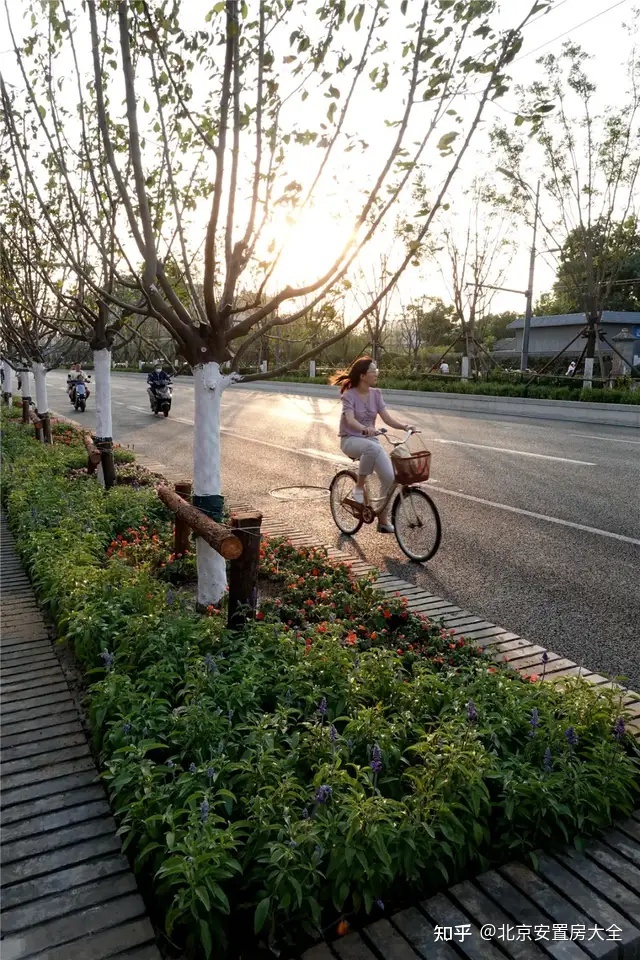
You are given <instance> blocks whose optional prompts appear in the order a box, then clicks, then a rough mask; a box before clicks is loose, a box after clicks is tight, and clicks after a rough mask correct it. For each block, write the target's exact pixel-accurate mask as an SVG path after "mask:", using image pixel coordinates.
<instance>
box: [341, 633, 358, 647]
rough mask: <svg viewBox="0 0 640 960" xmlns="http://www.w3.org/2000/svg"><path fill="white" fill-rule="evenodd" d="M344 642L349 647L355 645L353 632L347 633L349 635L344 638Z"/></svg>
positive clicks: (356, 640) (355, 640)
mask: <svg viewBox="0 0 640 960" xmlns="http://www.w3.org/2000/svg"><path fill="white" fill-rule="evenodd" d="M344 642H345V643H348V644H349V646H350V647H352V646H353V645H354V644H355V643H357V642H358V638H357V636H356V634H355V633H354V631H353V630H350V631H349V633H348V634H347V635H346V637H345V638H344Z"/></svg>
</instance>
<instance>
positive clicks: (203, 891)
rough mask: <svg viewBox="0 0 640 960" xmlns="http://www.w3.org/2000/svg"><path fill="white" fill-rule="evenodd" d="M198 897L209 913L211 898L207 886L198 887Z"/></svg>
mask: <svg viewBox="0 0 640 960" xmlns="http://www.w3.org/2000/svg"><path fill="white" fill-rule="evenodd" d="M196 897H197V898H198V900H200V901H201V903H202V905H203V906H204V908H205V910H206V911H207V913H208V912H209V911H210V910H211V900H210V899H209V891H208V890H207V888H206V887H196Z"/></svg>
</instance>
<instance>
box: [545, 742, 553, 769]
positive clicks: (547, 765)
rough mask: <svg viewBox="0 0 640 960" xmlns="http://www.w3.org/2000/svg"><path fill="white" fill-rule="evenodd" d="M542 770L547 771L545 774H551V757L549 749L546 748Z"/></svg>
mask: <svg viewBox="0 0 640 960" xmlns="http://www.w3.org/2000/svg"><path fill="white" fill-rule="evenodd" d="M544 768H545V770H546V771H547V773H551V770H552V768H553V759H552V757H551V747H547V749H546V750H545V752H544Z"/></svg>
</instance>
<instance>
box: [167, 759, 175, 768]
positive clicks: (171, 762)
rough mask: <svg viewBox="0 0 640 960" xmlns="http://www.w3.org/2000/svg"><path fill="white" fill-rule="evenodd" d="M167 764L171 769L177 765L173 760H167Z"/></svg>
mask: <svg viewBox="0 0 640 960" xmlns="http://www.w3.org/2000/svg"><path fill="white" fill-rule="evenodd" d="M167 766H168V767H169V770H171V769H173V767H175V763H174V762H173V760H167Z"/></svg>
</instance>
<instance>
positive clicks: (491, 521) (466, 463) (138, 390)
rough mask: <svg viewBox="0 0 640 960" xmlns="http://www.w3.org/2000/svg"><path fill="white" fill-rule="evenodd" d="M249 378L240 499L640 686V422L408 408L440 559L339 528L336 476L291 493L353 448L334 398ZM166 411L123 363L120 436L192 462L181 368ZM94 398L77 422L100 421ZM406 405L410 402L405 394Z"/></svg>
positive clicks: (227, 420) (226, 452)
mask: <svg viewBox="0 0 640 960" xmlns="http://www.w3.org/2000/svg"><path fill="white" fill-rule="evenodd" d="M64 379H65V376H64V374H63V373H62V372H57V371H56V372H53V373H51V374H50V375H49V400H50V405H51V407H52V409H53V410H55V411H57V412H59V413H64V414H66V415H72V411H71V407H70V404H69V402H68V400H67V399H66V396H65V392H64ZM286 391H287V387H286V385H284V384H276V383H272V384H250V385H247V386H235V387H233V388H230V389H229V390H227V391H226V393H225V395H224V400H223V416H222V424H223V431H224V433H223V481H224V490H225V494H226V496H227V497H228V498H229V499H230V500H237V501H239V500H242V502H244V503H248V504H251V506H255V507H256V508H258V509H261V510H263V511H264V512H265V513H268V514H269V515H271V516H276V515H277V516H281V517H283V518H286V520H287V521H288V522H290V523H291V525H292V527H295V528H297V529H299V530H305V531H306V530H309V531H312V532H313V533H314V534H315V535H316V536H318V537H319V538H320V539H321V540H322V541H323V542H324V543H326V544H327V545H336V546H340V547H342V548H343V549H346V550H348V551H350V552H352V553H353V554H354V555H359V556H362V557H363V558H365V559H366V560H368V561H369V562H371V563H374V564H377V565H378V566H379V567H380V568H382V569H385V570H388V571H389V572H391V573H393V574H394V575H396V576H398V577H401V578H402V579H404V580H409V581H411V582H412V583H416V584H418V585H419V586H421V587H423V588H425V589H428V590H430V591H431V592H432V593H435V594H438V595H439V596H442V597H445V598H446V599H447V600H450V601H452V602H455V603H456V604H458V605H459V606H461V607H464V608H465V609H468V610H471V611H473V613H475V614H477V615H478V616H481V617H483V618H484V619H486V620H489V621H491V622H493V623H497V624H500V625H501V626H503V627H505V628H506V629H509V630H513V631H514V632H515V633H518V634H520V635H522V636H523V637H526V638H527V639H529V640H531V641H532V642H536V643H539V644H541V645H542V646H545V647H548V648H549V649H550V650H553V651H555V652H556V653H558V654H560V655H562V656H566V657H568V658H570V659H572V660H574V661H576V662H577V663H582V664H583V665H584V666H586V667H588V668H589V669H591V670H594V671H599V672H603V673H606V674H609V675H614V676H620V675H622V676H626V677H628V678H629V680H630V682H631V686H632V687H635V689H640V431H634V430H630V429H625V428H619V427H606V426H603V427H596V426H593V425H585V424H579V423H557V422H554V421H542V420H533V419H531V420H529V419H527V420H525V419H517V420H516V419H508V418H501V419H498V418H494V417H488V416H472V415H469V414H464V415H461V414H458V413H450V414H445V413H443V412H441V411H438V412H432V411H429V410H426V409H424V408H419V407H409V406H403V407H402V412H401V413H400V418H401V419H402V420H405V419H406V420H409V421H412V422H414V423H416V424H417V425H418V426H419V427H420V428H421V429H422V431H423V434H424V438H425V440H426V442H427V445H428V446H429V448H430V449H431V450H432V451H433V460H432V474H433V478H434V479H433V481H430V482H429V486H430V488H431V493H432V495H433V497H434V499H435V500H436V502H437V504H438V508H439V510H440V514H441V517H442V523H443V541H442V546H441V548H440V551H439V553H438V554H437V556H436V557H435V558H434V559H433V560H432V561H431V562H430V563H429V564H427V565H426V566H418V565H415V564H412V563H410V562H409V561H407V560H406V559H405V558H404V555H403V554H402V553H401V551H400V550H399V548H398V546H397V543H396V541H395V538H394V537H392V536H381V535H379V534H377V533H376V532H375V530H374V528H363V529H362V530H361V531H360V533H359V534H358V535H357V537H356V538H355V540H353V541H350V540H349V539H348V538H344V537H341V536H340V535H339V533H338V531H337V530H336V528H335V526H334V525H333V522H332V520H331V515H330V512H329V505H328V500H327V499H326V496H323V493H322V489H317V490H314V491H310V493H312V494H313V495H314V496H316V497H317V499H306V500H302V499H299V498H297V499H293V500H290V499H280V498H278V497H277V496H274V495H273V491H277V490H278V488H283V487H288V486H295V485H302V484H308V485H310V486H312V487H317V488H325V489H326V487H327V485H328V483H329V481H330V479H331V477H332V476H333V473H334V470H335V465H336V464H338V463H341V461H342V460H343V458H342V455H341V453H340V451H339V447H338V440H337V436H336V434H337V421H338V416H339V403H338V401H337V398H336V399H325V398H320V397H317V396H314V397H310V396H301V395H295V396H294V395H291V394H287V392H286ZM173 399H174V403H173V409H172V411H171V415H170V417H169V419H168V420H165V419H163V418H160V419H158V418H154V417H153V416H152V415H151V413H150V411H149V407H148V402H147V397H146V386H145V378H144V377H141V376H136V375H128V374H116V375H114V383H113V420H114V436H115V438H116V439H117V440H119V441H120V442H121V443H122V444H123V445H129V446H132V447H133V448H134V449H135V450H137V451H139V452H141V453H144V454H145V455H147V456H149V457H151V458H153V460H154V461H158V462H160V463H163V464H165V465H166V468H167V470H168V471H170V472H172V473H178V474H180V475H182V476H185V477H189V476H191V470H192V467H191V457H192V439H193V389H192V384H191V381H190V380H186V379H185V380H182V381H181V380H180V379H178V380H177V381H176V383H175V386H174V398H173ZM94 410H95V408H94V402H93V397H91V398H90V399H89V403H88V408H87V411H86V413H85V414H84V415H82V414H74V415H73V416H74V417H75V419H77V420H78V422H81V423H85V424H86V425H87V426H90V427H93V425H94V422H95V421H94ZM398 410H400V408H398Z"/></svg>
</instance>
